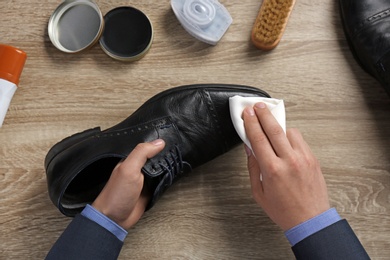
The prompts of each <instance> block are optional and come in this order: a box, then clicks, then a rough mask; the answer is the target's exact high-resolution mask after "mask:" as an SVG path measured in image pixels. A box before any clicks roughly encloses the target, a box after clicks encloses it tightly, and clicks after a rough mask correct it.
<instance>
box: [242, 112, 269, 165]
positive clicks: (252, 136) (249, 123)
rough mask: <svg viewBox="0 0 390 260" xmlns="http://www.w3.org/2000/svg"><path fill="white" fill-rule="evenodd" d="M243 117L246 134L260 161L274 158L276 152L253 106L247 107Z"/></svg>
mask: <svg viewBox="0 0 390 260" xmlns="http://www.w3.org/2000/svg"><path fill="white" fill-rule="evenodd" d="M242 117H243V120H244V128H245V132H246V135H247V137H248V139H249V142H250V143H251V146H252V150H253V152H254V154H255V156H256V158H257V159H258V160H259V162H260V163H261V162H266V161H267V160H270V159H274V158H275V157H276V155H275V152H274V150H273V148H272V146H271V143H270V142H269V140H268V137H267V135H266V134H265V133H264V131H263V128H262V126H261V125H260V122H259V120H258V118H257V116H256V114H255V111H254V109H253V108H252V107H247V108H245V109H244V112H243V115H242Z"/></svg>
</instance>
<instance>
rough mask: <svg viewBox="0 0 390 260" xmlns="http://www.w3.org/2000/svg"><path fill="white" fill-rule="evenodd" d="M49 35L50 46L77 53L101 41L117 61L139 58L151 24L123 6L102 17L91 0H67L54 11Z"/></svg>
mask: <svg viewBox="0 0 390 260" xmlns="http://www.w3.org/2000/svg"><path fill="white" fill-rule="evenodd" d="M48 34H49V38H50V40H51V42H52V43H53V45H54V46H55V47H56V48H57V49H59V50H61V51H63V52H67V53H79V52H81V51H83V50H86V49H88V48H89V47H91V46H93V45H94V44H95V43H96V42H97V41H99V42H100V46H101V48H102V50H103V51H104V52H105V53H106V54H107V55H108V56H110V57H112V58H114V59H116V60H120V61H136V60H139V59H141V58H142V57H143V56H144V55H145V54H146V53H147V52H148V50H149V49H150V47H151V45H152V41H153V27H152V24H151V22H150V20H149V18H148V17H147V16H146V15H145V14H144V13H143V12H141V11H140V10H138V9H136V8H134V7H130V6H122V7H117V8H114V9H112V10H111V11H109V12H108V13H107V14H106V15H105V16H104V17H103V15H102V13H101V11H100V9H99V7H98V5H97V4H96V3H95V2H94V1H93V0H66V1H64V2H63V3H62V4H60V5H59V6H58V7H57V9H56V10H55V11H54V12H53V14H52V16H51V17H50V20H49V25H48Z"/></svg>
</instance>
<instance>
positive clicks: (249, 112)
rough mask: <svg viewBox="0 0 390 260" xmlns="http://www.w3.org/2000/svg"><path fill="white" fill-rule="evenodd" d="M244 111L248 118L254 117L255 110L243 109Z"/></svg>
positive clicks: (251, 108) (250, 108)
mask: <svg viewBox="0 0 390 260" xmlns="http://www.w3.org/2000/svg"><path fill="white" fill-rule="evenodd" d="M245 111H246V113H247V114H248V115H250V116H254V115H255V110H253V107H247V108H245Z"/></svg>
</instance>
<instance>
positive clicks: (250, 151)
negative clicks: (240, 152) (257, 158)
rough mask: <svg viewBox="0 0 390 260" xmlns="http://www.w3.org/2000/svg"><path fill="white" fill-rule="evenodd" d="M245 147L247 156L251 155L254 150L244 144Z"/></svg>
mask: <svg viewBox="0 0 390 260" xmlns="http://www.w3.org/2000/svg"><path fill="white" fill-rule="evenodd" d="M244 147H245V153H246V156H248V157H249V156H251V155H252V150H251V149H250V148H249V147H248V146H247V145H244Z"/></svg>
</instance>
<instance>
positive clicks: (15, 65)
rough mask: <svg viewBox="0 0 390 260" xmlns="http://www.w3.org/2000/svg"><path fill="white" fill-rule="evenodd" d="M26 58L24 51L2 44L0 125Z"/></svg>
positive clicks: (0, 45)
mask: <svg viewBox="0 0 390 260" xmlns="http://www.w3.org/2000/svg"><path fill="white" fill-rule="evenodd" d="M26 58H27V55H26V53H25V52H24V51H22V50H19V49H17V48H14V47H12V46H9V45H4V44H0V127H1V126H2V125H3V121H4V118H5V115H6V114H7V111H8V107H9V104H10V103H11V100H12V97H13V96H14V93H15V91H16V89H17V85H18V84H19V77H20V74H22V70H23V67H24V63H25V62H26Z"/></svg>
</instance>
